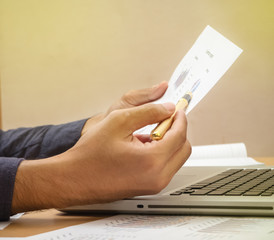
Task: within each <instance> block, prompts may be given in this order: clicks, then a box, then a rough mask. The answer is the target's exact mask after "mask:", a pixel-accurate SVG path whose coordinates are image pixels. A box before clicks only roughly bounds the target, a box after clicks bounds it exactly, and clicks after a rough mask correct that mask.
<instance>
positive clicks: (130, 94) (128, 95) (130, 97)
mask: <svg viewBox="0 0 274 240" xmlns="http://www.w3.org/2000/svg"><path fill="white" fill-rule="evenodd" d="M133 96H134V91H133V90H130V91H128V92H127V93H125V94H124V95H123V96H122V98H121V100H122V102H125V103H129V104H132V103H134V97H133Z"/></svg>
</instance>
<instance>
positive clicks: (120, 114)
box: [110, 103, 175, 134]
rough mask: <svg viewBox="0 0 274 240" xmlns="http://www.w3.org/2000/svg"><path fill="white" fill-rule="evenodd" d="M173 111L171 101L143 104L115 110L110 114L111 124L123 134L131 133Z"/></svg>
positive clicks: (169, 114) (165, 116)
mask: <svg viewBox="0 0 274 240" xmlns="http://www.w3.org/2000/svg"><path fill="white" fill-rule="evenodd" d="M174 111H175V105H174V104H173V103H164V104H152V103H149V104H144V105H141V106H138V107H135V108H129V109H124V110H117V111H114V112H112V113H111V114H110V121H112V122H111V124H110V125H111V126H112V128H114V129H119V131H120V132H121V133H122V134H124V133H126V134H132V133H133V132H135V131H136V130H138V129H140V128H142V127H144V126H147V125H150V124H153V123H157V122H160V121H162V120H164V119H166V118H168V117H170V116H171V115H172V114H173V113H174Z"/></svg>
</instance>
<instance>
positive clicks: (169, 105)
mask: <svg viewBox="0 0 274 240" xmlns="http://www.w3.org/2000/svg"><path fill="white" fill-rule="evenodd" d="M162 105H163V107H164V108H165V109H167V110H168V111H169V112H174V110H175V105H174V104H173V103H171V102H167V103H163V104H162Z"/></svg>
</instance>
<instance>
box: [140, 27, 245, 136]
mask: <svg viewBox="0 0 274 240" xmlns="http://www.w3.org/2000/svg"><path fill="white" fill-rule="evenodd" d="M241 53H242V49H240V48H239V47H237V46H236V45H235V44H233V43H232V42H231V41H229V40H228V39H227V38H225V37H224V36H222V35H221V34H220V33H218V32H217V31H215V30H214V29H213V28H212V27H210V26H207V27H206V28H205V29H204V31H203V32H202V33H201V34H200V36H199V37H198V39H197V40H196V41H195V43H194V44H193V46H192V47H191V49H190V50H189V51H188V52H187V54H186V55H185V56H184V58H183V59H182V60H181V61H180V63H179V65H178V66H177V68H176V69H175V71H174V72H173V74H172V76H171V78H170V80H169V86H168V89H167V91H166V93H165V94H164V96H163V97H162V98H161V99H159V100H157V101H155V103H164V102H173V103H174V104H176V103H177V102H178V100H179V99H180V98H181V97H182V96H183V95H184V94H185V93H186V92H188V91H191V89H192V88H193V87H194V86H195V84H196V85H198V86H197V88H196V89H195V93H194V94H193V97H192V100H191V102H190V104H189V106H188V108H187V110H186V114H188V113H189V112H190V111H191V110H192V109H193V108H194V107H195V106H196V105H197V104H198V103H199V102H200V101H201V100H202V99H203V97H204V96H205V95H206V94H207V93H208V92H209V91H210V89H211V88H212V87H213V86H214V85H215V84H216V83H217V82H218V80H219V79H220V78H221V77H222V76H223V75H224V73H225V72H226V71H227V70H228V69H229V68H230V66H231V65H232V64H233V62H234V61H235V60H236V59H237V58H238V56H239V55H240V54H241ZM197 83H199V84H197ZM154 127H155V125H152V126H147V127H146V128H143V129H141V130H140V131H139V133H145V134H149V132H150V131H151V130H152V129H153V128H154Z"/></svg>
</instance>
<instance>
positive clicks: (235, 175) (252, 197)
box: [61, 165, 274, 216]
mask: <svg viewBox="0 0 274 240" xmlns="http://www.w3.org/2000/svg"><path fill="white" fill-rule="evenodd" d="M61 211H64V212H67V213H134V214H136V213H140V214H186V215H241V216H243V215H246V216H274V166H272V167H268V166H264V165H263V166H259V167H258V166H246V167H243V166H241V167H236V168H234V167H232V168H228V167H187V166H186V167H182V168H181V169H180V170H179V171H178V172H177V173H176V175H175V176H174V177H173V179H172V180H171V182H170V183H169V185H168V186H167V187H166V188H165V189H164V190H162V191H161V192H160V193H159V194H157V195H150V196H138V197H134V198H129V199H124V200H119V201H115V202H111V203H104V204H93V205H85V206H74V207H69V208H65V209H61Z"/></svg>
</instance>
